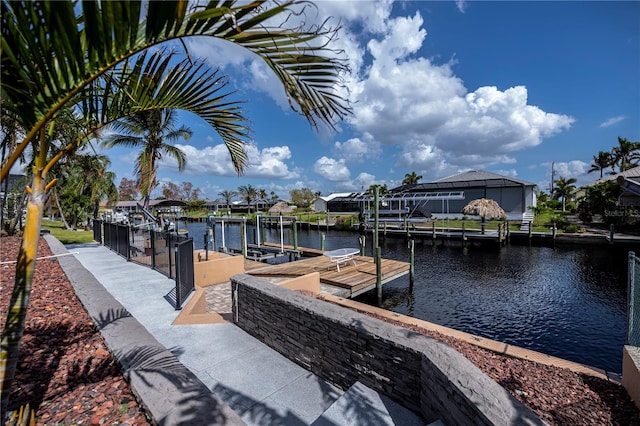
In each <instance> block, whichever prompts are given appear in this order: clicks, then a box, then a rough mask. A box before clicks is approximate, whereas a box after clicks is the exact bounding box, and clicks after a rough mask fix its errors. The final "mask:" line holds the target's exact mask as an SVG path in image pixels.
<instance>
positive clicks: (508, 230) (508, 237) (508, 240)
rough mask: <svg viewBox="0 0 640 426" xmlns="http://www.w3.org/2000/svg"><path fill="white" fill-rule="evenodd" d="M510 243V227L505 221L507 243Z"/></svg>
mask: <svg viewBox="0 0 640 426" xmlns="http://www.w3.org/2000/svg"><path fill="white" fill-rule="evenodd" d="M510 242H511V226H510V225H509V221H508V220H507V243H510Z"/></svg>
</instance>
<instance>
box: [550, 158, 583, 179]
mask: <svg viewBox="0 0 640 426" xmlns="http://www.w3.org/2000/svg"><path fill="white" fill-rule="evenodd" d="M589 168H590V166H589V163H585V162H584V161H580V160H573V161H567V162H558V163H555V165H554V171H555V177H556V179H557V178H559V177H560V176H562V177H564V178H566V179H570V178H576V179H577V178H579V177H581V176H584V175H586V174H587V172H588V171H589Z"/></svg>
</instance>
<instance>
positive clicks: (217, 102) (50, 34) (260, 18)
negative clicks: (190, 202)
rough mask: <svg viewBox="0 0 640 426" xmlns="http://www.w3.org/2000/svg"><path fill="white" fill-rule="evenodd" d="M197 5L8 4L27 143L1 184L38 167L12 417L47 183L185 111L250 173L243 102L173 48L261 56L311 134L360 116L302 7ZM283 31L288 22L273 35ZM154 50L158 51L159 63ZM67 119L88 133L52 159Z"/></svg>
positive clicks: (16, 299)
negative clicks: (229, 46)
mask: <svg viewBox="0 0 640 426" xmlns="http://www.w3.org/2000/svg"><path fill="white" fill-rule="evenodd" d="M191 6H192V5H190V4H189V2H186V1H180V2H173V1H172V2H169V1H164V2H146V3H144V4H142V2H136V1H132V2H124V1H123V2H120V1H103V2H92V1H84V2H75V1H71V0H66V1H65V0H61V1H56V2H47V1H43V2H33V1H28V0H24V1H11V0H3V1H2V21H1V22H0V28H2V49H1V51H0V55H1V57H0V63H2V68H1V69H0V73H1V74H0V91H1V92H2V98H3V105H2V106H3V114H5V113H6V114H12V115H13V116H15V117H19V119H20V126H21V127H22V128H23V129H25V133H24V134H23V135H21V136H20V138H19V141H17V143H16V144H15V146H14V147H13V148H12V150H11V152H10V153H9V154H8V156H7V157H6V158H4V159H3V163H2V166H1V168H0V184H1V183H2V181H3V180H4V179H6V178H7V176H8V174H9V171H10V170H11V168H12V167H13V166H14V164H15V163H16V161H17V160H18V159H19V158H20V157H21V156H22V155H23V154H27V153H28V154H27V155H29V156H31V158H32V159H33V164H34V167H33V170H34V173H33V177H32V179H31V182H32V183H31V186H30V187H29V200H28V203H27V221H26V224H25V228H24V233H23V238H22V244H21V247H20V250H19V253H18V263H17V266H16V274H15V277H16V278H15V284H14V287H13V292H12V295H11V301H10V304H9V309H8V314H7V318H6V321H5V324H6V325H5V329H4V333H3V335H2V341H1V343H0V394H1V395H2V398H1V401H0V404H1V405H0V412H2V413H6V409H7V406H8V402H9V389H10V387H11V384H12V382H13V377H14V375H15V369H16V365H17V361H18V346H19V344H20V340H21V338H22V335H23V332H24V323H25V316H26V310H27V306H28V304H29V296H30V293H31V283H32V280H33V273H34V271H35V258H36V256H37V245H38V244H37V242H38V238H39V234H40V227H41V222H42V213H43V210H44V200H45V196H46V194H47V193H48V192H49V191H50V190H51V188H52V187H53V186H54V185H55V180H50V178H49V176H48V173H49V171H50V169H51V168H52V167H53V166H54V165H55V164H56V163H57V162H58V161H59V160H60V159H61V158H62V157H63V156H64V155H65V154H66V153H68V152H70V151H73V150H74V149H76V147H77V146H79V145H81V144H83V143H86V142H87V141H88V140H89V139H90V137H91V135H92V134H93V132H95V131H96V130H98V129H100V128H102V127H104V126H106V125H108V124H109V123H111V122H113V121H115V120H117V119H120V118H123V117H126V116H129V115H132V114H134V113H137V112H140V111H145V110H152V109H159V108H175V109H181V110H185V111H189V112H192V113H194V114H196V115H197V116H199V117H201V118H202V119H204V120H205V121H206V122H207V123H209V124H210V125H211V126H212V127H213V128H214V130H215V131H216V132H217V133H218V134H219V135H220V137H221V138H222V140H223V142H224V143H225V145H226V146H227V148H228V149H229V152H230V154H231V160H232V162H233V165H234V167H235V169H236V170H237V171H238V173H242V171H243V170H244V167H245V165H246V160H247V158H246V153H245V152H244V150H243V146H244V143H245V141H246V139H247V137H248V130H249V129H248V128H247V126H246V123H247V121H246V119H245V117H244V115H243V112H242V110H241V109H240V107H239V104H238V102H233V101H230V100H229V96H230V93H228V92H226V90H227V87H228V86H227V80H226V79H225V78H222V77H220V76H218V73H217V71H216V70H214V69H212V68H210V66H209V65H208V64H206V63H205V62H202V61H194V60H192V58H191V57H189V55H188V51H187V52H186V53H187V55H186V56H187V57H186V58H185V59H184V60H182V61H176V60H174V58H175V56H176V54H175V53H173V52H171V51H169V50H167V49H166V48H163V46H166V45H165V43H166V42H169V41H174V40H176V41H177V40H180V41H182V44H181V46H182V47H183V48H184V49H185V50H187V49H188V45H187V44H186V43H184V40H185V38H187V37H191V36H206V37H211V38H214V39H219V40H226V41H228V42H231V43H234V44H236V45H238V46H240V47H243V48H245V49H247V50H249V51H251V52H253V53H255V54H256V55H257V57H259V58H261V59H262V60H264V61H265V62H266V64H267V66H268V67H269V69H271V70H272V71H273V72H274V74H275V75H276V77H277V78H278V79H279V81H280V82H281V84H282V85H283V88H284V90H285V92H286V94H287V97H288V99H290V102H291V105H292V108H293V109H295V110H297V111H298V112H299V113H301V114H302V115H304V116H305V117H306V118H307V119H308V120H309V122H310V123H311V124H312V125H313V126H316V125H318V122H320V123H323V124H327V125H328V126H330V127H334V126H335V123H336V122H337V121H339V120H341V119H342V118H344V117H345V116H346V115H348V114H350V112H351V108H350V105H349V102H348V101H347V100H346V99H345V98H343V97H342V96H340V94H339V93H342V92H340V91H336V90H334V88H335V87H336V86H339V85H342V81H343V80H342V77H341V73H342V72H343V71H344V70H346V69H347V65H346V60H343V59H336V55H335V52H333V51H332V50H331V48H330V44H327V43H326V42H324V41H323V40H326V39H329V40H331V39H332V38H333V37H334V35H335V34H336V29H335V28H326V27H324V26H320V27H311V26H310V25H306V26H305V25H302V26H300V25H298V23H296V24H288V23H287V22H289V21H288V20H287V19H285V18H287V17H288V16H289V14H292V13H295V14H297V15H298V16H304V14H303V13H301V12H303V11H304V10H303V8H304V7H305V6H306V5H305V4H304V3H303V2H298V1H295V0H292V1H285V2H283V3H282V4H274V3H265V2H263V1H254V2H242V3H238V2H236V1H233V0H230V1H226V2H224V3H220V4H218V3H215V2H210V3H208V4H207V5H205V6H200V7H199V8H198V9H197V10H196V9H193V8H191ZM279 18H282V19H280V20H279ZM278 20H279V21H280V22H283V23H282V24H281V25H276V26H274V25H273V24H272V23H273V22H278ZM287 25H292V26H291V27H287ZM294 25H295V26H294ZM309 28H311V29H309ZM316 41H323V42H321V43H318V42H316ZM151 47H153V48H154V49H157V50H155V52H153V53H149V48H151ZM65 108H69V109H74V110H75V111H77V112H78V113H80V114H81V116H78V120H79V121H81V122H82V125H83V127H84V128H85V130H86V131H85V133H84V134H82V135H79V136H78V137H77V138H75V139H74V141H72V142H71V143H69V144H67V145H65V146H64V147H63V148H62V149H61V150H60V151H59V152H58V153H56V154H51V153H50V151H49V148H50V146H51V144H52V142H53V139H52V138H51V133H50V132H49V129H51V128H53V127H55V125H56V120H57V119H58V114H59V113H60V111H61V110H63V109H65ZM28 147H29V148H30V149H29V150H27V148H28Z"/></svg>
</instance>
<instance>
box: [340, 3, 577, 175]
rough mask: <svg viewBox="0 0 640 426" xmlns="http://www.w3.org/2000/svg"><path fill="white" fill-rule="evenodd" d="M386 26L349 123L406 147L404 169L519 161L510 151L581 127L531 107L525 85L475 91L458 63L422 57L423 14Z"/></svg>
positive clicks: (359, 83)
mask: <svg viewBox="0 0 640 426" xmlns="http://www.w3.org/2000/svg"><path fill="white" fill-rule="evenodd" d="M386 23H387V31H386V32H385V33H384V36H383V37H382V39H380V40H378V39H375V40H371V41H369V43H368V49H369V51H370V52H371V54H372V56H373V58H374V59H373V62H372V64H371V66H370V67H369V68H367V69H366V70H362V72H361V75H360V76H359V77H358V78H354V79H353V80H352V81H351V82H350V89H351V92H352V94H353V97H354V99H357V100H358V102H357V103H356V104H354V114H353V116H352V117H350V118H349V119H348V120H349V122H350V123H351V124H352V125H353V126H354V127H355V128H356V129H357V130H358V131H360V132H362V133H363V134H364V133H368V134H370V135H371V137H372V138H373V139H374V140H376V141H379V142H380V143H381V144H383V145H387V146H397V147H400V148H401V150H402V152H401V153H400V155H399V156H398V159H397V163H398V164H399V165H417V164H425V167H426V165H429V166H430V167H431V166H433V165H435V164H436V163H438V162H439V163H440V165H439V166H438V167H440V168H446V167H448V166H452V167H458V168H469V167H472V168H482V167H486V166H489V165H495V164H502V163H507V164H511V163H513V162H514V158H513V156H512V155H509V154H510V153H514V152H517V151H520V150H524V149H528V148H531V147H534V146H537V145H539V144H540V143H542V140H543V139H544V138H546V137H550V136H553V135H555V134H557V133H558V132H561V131H564V130H566V129H568V128H569V127H570V126H571V124H572V123H573V122H574V119H573V118H571V117H569V116H566V115H562V114H554V113H548V112H545V111H543V110H542V109H540V108H539V107H537V106H534V105H529V104H528V99H527V98H528V93H527V88H526V87H524V86H515V87H511V88H507V89H505V90H503V91H501V90H499V89H498V88H496V87H492V86H487V87H479V88H477V89H476V90H475V91H473V92H469V91H468V90H467V88H466V87H465V86H464V83H463V81H462V80H461V79H460V78H459V77H457V76H456V75H455V74H454V71H453V66H454V65H455V64H454V63H453V62H449V63H445V64H435V63H433V62H432V61H431V60H429V59H427V58H424V57H414V54H415V53H416V52H418V51H419V49H420V48H421V47H422V44H423V42H424V39H425V37H426V32H425V30H424V29H423V28H422V25H423V19H422V17H421V16H420V14H419V13H416V14H415V15H414V16H413V17H405V18H396V19H388V20H387V21H386ZM407 141H411V143H413V144H415V147H412V146H408V142H407ZM414 154H418V156H417V157H416V156H414ZM447 162H448V163H447Z"/></svg>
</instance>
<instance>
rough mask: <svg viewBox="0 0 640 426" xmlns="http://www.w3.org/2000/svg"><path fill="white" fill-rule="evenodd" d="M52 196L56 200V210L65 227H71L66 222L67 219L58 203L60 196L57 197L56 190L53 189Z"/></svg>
mask: <svg viewBox="0 0 640 426" xmlns="http://www.w3.org/2000/svg"><path fill="white" fill-rule="evenodd" d="M53 197H54V198H55V200H56V206H57V207H58V212H59V213H60V218H61V219H62V223H64V228H65V229H71V228H70V227H69V224H68V223H67V219H66V218H65V217H64V212H63V211H62V206H61V205H60V198H58V191H56V190H54V191H53Z"/></svg>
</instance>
